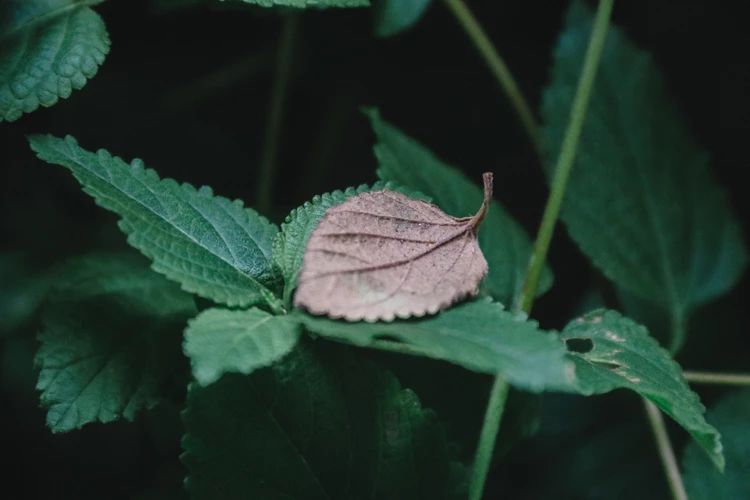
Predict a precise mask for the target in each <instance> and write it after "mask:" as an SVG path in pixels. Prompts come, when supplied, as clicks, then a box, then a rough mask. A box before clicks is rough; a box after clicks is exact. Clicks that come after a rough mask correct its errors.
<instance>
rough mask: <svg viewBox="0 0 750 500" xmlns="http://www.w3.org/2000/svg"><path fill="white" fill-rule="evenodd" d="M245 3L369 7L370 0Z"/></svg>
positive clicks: (256, 1) (247, 0) (257, 1)
mask: <svg viewBox="0 0 750 500" xmlns="http://www.w3.org/2000/svg"><path fill="white" fill-rule="evenodd" d="M222 1H225V0H222ZM241 1H243V2H245V3H251V4H255V5H260V6H261V7H275V6H279V7H297V8H299V9H305V8H308V7H318V8H327V7H369V5H370V0H241Z"/></svg>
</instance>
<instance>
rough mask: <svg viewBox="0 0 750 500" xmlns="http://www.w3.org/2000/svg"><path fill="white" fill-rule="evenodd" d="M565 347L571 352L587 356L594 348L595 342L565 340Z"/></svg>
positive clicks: (589, 340)
mask: <svg viewBox="0 0 750 500" xmlns="http://www.w3.org/2000/svg"><path fill="white" fill-rule="evenodd" d="M565 346H566V347H567V348H568V350H569V351H571V352H577V353H578V354H586V353H587V352H591V350H592V349H593V348H594V341H593V340H591V339H565Z"/></svg>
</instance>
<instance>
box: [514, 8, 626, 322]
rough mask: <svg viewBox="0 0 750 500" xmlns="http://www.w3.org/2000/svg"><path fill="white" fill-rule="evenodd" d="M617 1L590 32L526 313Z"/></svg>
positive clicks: (526, 288) (529, 278) (529, 277)
mask: <svg viewBox="0 0 750 500" xmlns="http://www.w3.org/2000/svg"><path fill="white" fill-rule="evenodd" d="M613 3H614V0H600V2H599V8H598V9H597V11H596V19H595V20H594V27H593V30H592V31H591V38H590V39H589V45H588V47H587V48H586V57H585V59H584V62H583V71H582V72H581V77H580V79H579V80H578V88H577V89H576V94H575V97H574V98H573V106H572V107H571V110H570V119H569V121H568V126H567V128H566V129H565V136H564V137H563V142H562V146H561V148H560V156H559V157H558V158H557V165H556V167H555V174H554V177H553V178H552V186H551V188H550V194H549V197H548V198H547V205H546V206H545V207H544V214H543V215H542V222H541V224H540V226H539V232H538V233H537V236H536V241H535V242H534V250H533V252H532V254H531V260H530V261H529V269H528V271H527V273H526V279H525V281H524V284H523V289H522V291H521V298H520V300H519V301H518V304H519V305H520V308H521V309H523V310H524V311H526V312H529V311H530V310H531V306H532V305H533V303H534V296H535V293H536V288H537V286H538V285H539V277H540V276H541V273H542V269H543V268H544V261H545V260H546V258H547V251H548V250H549V245H550V242H551V241H552V234H553V233H554V231H555V225H556V223H557V218H558V216H559V214H560V207H561V205H562V201H563V197H564V196H565V188H566V186H567V183H568V177H569V176H570V171H571V169H572V168H573V160H574V159H575V154H576V148H577V147H578V140H579V139H580V137H581V130H582V129H583V122H584V118H585V117H586V108H587V107H588V102H589V96H590V95H591V89H592V87H593V85H594V78H595V76H596V70H597V67H598V65H599V59H600V57H601V54H602V50H603V49H604V42H605V40H606V37H607V25H608V24H609V17H610V14H611V13H612V4H613Z"/></svg>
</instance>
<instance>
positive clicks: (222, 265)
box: [29, 135, 278, 306]
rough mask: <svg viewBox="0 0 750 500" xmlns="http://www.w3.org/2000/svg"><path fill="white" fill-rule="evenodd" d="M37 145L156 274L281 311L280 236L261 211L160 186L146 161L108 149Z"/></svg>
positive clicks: (37, 140) (166, 182)
mask: <svg viewBox="0 0 750 500" xmlns="http://www.w3.org/2000/svg"><path fill="white" fill-rule="evenodd" d="M29 141H30V143H31V147H32V149H34V151H36V153H37V155H38V156H39V158H41V159H43V160H45V161H47V162H50V163H56V164H58V165H62V166H64V167H66V168H68V169H69V170H70V171H71V172H72V173H73V175H74V176H75V177H76V179H78V181H79V182H80V183H81V185H82V186H83V189H84V191H86V192H87V193H88V194H90V195H91V196H93V197H94V198H95V199H96V202H97V203H98V204H99V205H100V206H102V207H103V208H106V209H108V210H111V211H113V212H116V213H117V214H119V215H120V216H121V217H122V219H121V221H120V227H121V228H122V230H123V231H125V233H127V235H128V243H130V244H131V245H132V246H134V247H135V248H137V249H138V250H140V251H141V252H143V254H145V255H146V256H147V257H149V258H150V259H152V260H153V268H154V269H155V270H156V271H158V272H160V273H163V274H164V275H166V276H167V277H168V278H171V279H173V280H175V281H178V282H180V283H181V284H182V286H183V288H184V289H185V290H187V291H189V292H193V293H196V294H198V295H200V296H202V297H206V298H208V299H212V300H214V301H216V302H221V303H224V304H227V305H231V306H247V305H252V304H257V303H261V302H264V301H265V302H267V303H269V304H271V305H272V306H276V302H277V301H278V299H276V298H275V297H274V296H273V293H272V292H271V290H273V289H275V287H276V286H277V282H278V275H277V273H276V271H275V269H274V267H273V265H272V260H271V246H272V243H273V238H274V236H275V235H276V233H277V232H278V229H277V228H276V226H274V225H273V224H271V223H270V222H268V221H267V220H266V219H265V218H264V217H262V216H261V215H259V214H258V213H257V212H255V211H254V210H251V209H249V208H245V207H244V206H243V205H242V202H240V201H239V200H235V201H230V200H228V199H226V198H223V197H221V196H214V194H213V192H212V191H211V189H210V188H208V187H202V188H200V189H195V188H194V187H193V186H191V185H190V184H178V183H177V182H175V181H174V180H172V179H163V180H162V179H159V176H158V175H157V174H156V172H154V171H153V170H150V169H146V168H145V167H144V165H143V162H142V161H140V160H133V162H132V164H130V165H128V164H127V163H125V162H124V161H123V160H122V159H120V158H118V157H117V156H112V155H110V154H109V153H108V152H106V151H104V150H99V151H98V152H96V153H92V152H89V151H86V150H84V149H82V148H81V147H80V146H79V145H78V143H77V142H76V140H75V139H73V138H72V137H70V136H68V137H66V138H65V139H59V138H56V137H52V136H49V135H35V136H32V137H30V139H29Z"/></svg>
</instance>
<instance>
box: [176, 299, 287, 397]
mask: <svg viewBox="0 0 750 500" xmlns="http://www.w3.org/2000/svg"><path fill="white" fill-rule="evenodd" d="M299 334H300V326H299V323H297V322H296V321H295V320H293V319H292V318H291V317H289V316H273V315H271V314H269V313H267V312H265V311H261V310H260V309H255V308H253V309H249V310H246V311H230V310H228V309H208V310H206V311H203V312H202V313H201V314H200V315H198V317H196V318H195V319H193V320H191V321H190V324H189V325H188V328H187V329H186V330H185V354H187V355H188V357H189V358H190V360H191V363H192V365H193V375H194V376H195V378H196V380H198V382H199V383H200V384H202V385H208V384H211V383H213V382H215V381H217V380H218V379H219V378H220V377H221V376H222V375H223V374H224V373H229V372H237V373H244V374H249V373H251V372H253V371H254V370H256V369H258V368H261V367H264V366H268V365H270V364H271V363H273V362H274V361H277V360H279V359H281V358H282V357H283V356H284V355H286V354H287V353H288V352H289V351H291V350H292V348H293V347H294V346H295V344H296V343H297V340H298V339H299Z"/></svg>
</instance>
